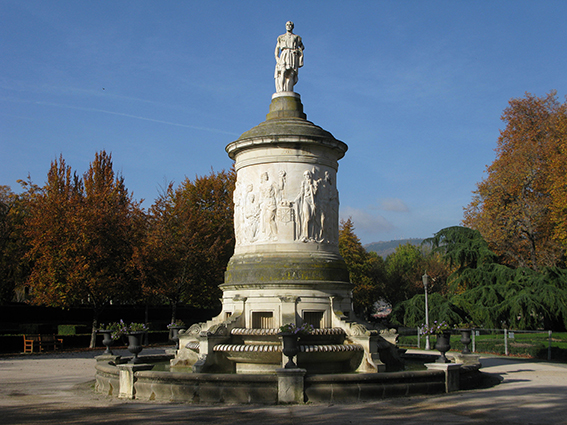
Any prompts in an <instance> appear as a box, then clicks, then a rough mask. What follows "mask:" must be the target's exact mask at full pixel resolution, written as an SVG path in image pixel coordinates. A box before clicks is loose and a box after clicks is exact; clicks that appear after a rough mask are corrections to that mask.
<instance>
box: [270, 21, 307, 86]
mask: <svg viewBox="0 0 567 425" xmlns="http://www.w3.org/2000/svg"><path fill="white" fill-rule="evenodd" d="M285 28H286V30H287V32H286V33H285V34H282V35H280V36H279V37H278V42H277V44H276V51H275V56H276V71H275V73H274V79H275V80H276V92H277V93H279V92H282V91H293V86H294V85H295V84H296V83H297V80H298V75H297V74H298V70H299V68H301V67H302V66H303V50H304V49H305V47H303V42H302V41H301V37H300V36H298V35H295V34H294V33H293V22H291V21H287V22H286V24H285Z"/></svg>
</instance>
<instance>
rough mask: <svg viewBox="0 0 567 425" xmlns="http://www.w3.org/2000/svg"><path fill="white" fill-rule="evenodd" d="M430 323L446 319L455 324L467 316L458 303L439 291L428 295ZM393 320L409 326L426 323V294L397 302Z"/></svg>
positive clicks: (445, 320)
mask: <svg viewBox="0 0 567 425" xmlns="http://www.w3.org/2000/svg"><path fill="white" fill-rule="evenodd" d="M428 306H429V319H430V320H429V321H430V323H432V322H434V321H437V322H441V321H444V322H446V323H448V324H449V325H451V326H453V325H455V324H457V323H460V322H462V321H463V320H464V319H465V318H464V317H463V316H466V315H465V314H464V313H463V312H462V311H461V310H460V309H459V308H458V307H457V306H456V305H454V304H453V303H452V302H450V301H449V300H448V299H447V298H446V297H444V296H443V295H441V294H439V293H433V294H429V295H428ZM392 322H393V323H396V324H398V325H403V326H408V327H418V326H421V325H422V324H423V323H425V295H424V294H419V295H415V296H413V297H412V298H410V299H409V300H406V301H403V302H401V303H398V304H396V306H395V307H394V309H393V311H392Z"/></svg>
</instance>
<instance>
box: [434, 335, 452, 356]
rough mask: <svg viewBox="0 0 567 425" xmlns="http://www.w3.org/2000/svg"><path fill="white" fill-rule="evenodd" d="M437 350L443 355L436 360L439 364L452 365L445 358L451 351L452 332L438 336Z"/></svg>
mask: <svg viewBox="0 0 567 425" xmlns="http://www.w3.org/2000/svg"><path fill="white" fill-rule="evenodd" d="M435 349H436V350H437V351H439V352H440V353H441V356H440V357H439V358H438V359H437V360H436V362H437V363H451V361H450V360H449V359H448V358H447V357H446V356H445V353H446V352H447V351H449V350H450V349H451V332H449V331H446V332H443V333H442V334H437V342H436V343H435Z"/></svg>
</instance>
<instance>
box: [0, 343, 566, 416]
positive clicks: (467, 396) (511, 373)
mask: <svg viewBox="0 0 567 425" xmlns="http://www.w3.org/2000/svg"><path fill="white" fill-rule="evenodd" d="M160 351H163V350H158V349H148V350H145V351H144V352H145V353H156V352H160ZM99 354H101V352H93V351H89V352H78V353H58V354H40V355H26V356H14V357H5V358H2V359H0V383H1V385H0V424H91V423H92V424H95V423H96V424H100V423H103V424H104V423H121V424H150V423H151V424H158V423H191V424H217V423H218V424H221V423H222V424H236V423H239V424H270V425H271V424H333V425H340V424H357V425H360V424H367V423H368V424H370V423H372V424H380V425H382V424H418V423H419V424H424V423H432V424H458V423H465V424H468V423H472V424H474V423H499V424H501V425H503V424H546V425H547V424H567V366H566V365H561V364H552V363H546V362H540V361H529V360H513V359H507V358H501V357H485V358H482V359H481V362H482V365H483V368H482V370H483V371H484V372H485V373H487V374H489V376H490V377H491V378H494V379H498V380H500V381H501V382H500V384H498V385H495V386H492V387H489V388H485V389H479V390H472V391H460V392H456V393H451V394H444V395H435V396H431V397H426V396H418V397H408V398H393V399H386V400H381V401H376V402H371V403H361V404H346V405H339V404H334V405H328V404H307V405H294V406H256V405H239V406H227V405H212V406H211V405H190V404H165V403H151V402H150V403H147V402H138V401H124V400H118V399H116V398H111V397H106V396H101V395H97V394H94V392H93V386H94V365H95V360H94V356H96V355H99ZM118 354H123V355H127V352H123V353H121V352H118Z"/></svg>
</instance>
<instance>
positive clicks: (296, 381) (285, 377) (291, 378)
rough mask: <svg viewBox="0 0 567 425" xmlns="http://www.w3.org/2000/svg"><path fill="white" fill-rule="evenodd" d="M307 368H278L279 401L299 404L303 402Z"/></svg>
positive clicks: (280, 402)
mask: <svg viewBox="0 0 567 425" xmlns="http://www.w3.org/2000/svg"><path fill="white" fill-rule="evenodd" d="M306 372H307V371H306V370H305V369H299V368H298V369H277V370H276V374H277V376H278V403H279V404H299V403H303V401H304V395H303V386H304V384H303V378H304V377H305V373H306Z"/></svg>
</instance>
